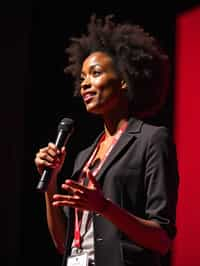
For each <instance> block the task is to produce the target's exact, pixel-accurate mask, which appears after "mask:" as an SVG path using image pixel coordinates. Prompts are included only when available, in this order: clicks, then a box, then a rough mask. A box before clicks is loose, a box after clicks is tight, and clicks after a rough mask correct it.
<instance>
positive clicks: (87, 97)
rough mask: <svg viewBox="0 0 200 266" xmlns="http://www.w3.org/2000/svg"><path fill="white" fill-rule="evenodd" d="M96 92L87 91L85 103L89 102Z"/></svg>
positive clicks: (84, 98) (84, 97)
mask: <svg viewBox="0 0 200 266" xmlns="http://www.w3.org/2000/svg"><path fill="white" fill-rule="evenodd" d="M95 94H96V93H95V92H89V93H86V94H85V95H84V96H83V100H84V102H85V103H89V102H90V101H91V100H92V99H93V98H94V96H95Z"/></svg>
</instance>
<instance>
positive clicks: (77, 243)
mask: <svg viewBox="0 0 200 266" xmlns="http://www.w3.org/2000/svg"><path fill="white" fill-rule="evenodd" d="M127 124H128V123H127V122H126V123H124V124H123V125H122V127H121V128H120V129H119V130H118V131H117V133H116V135H115V136H114V138H113V140H112V143H111V145H110V147H109V149H108V150H107V151H106V153H105V155H104V157H103V159H102V160H101V161H100V163H99V164H98V166H97V167H96V168H95V169H94V170H93V172H92V175H93V176H94V177H95V176H96V175H97V173H98V172H99V170H100V169H101V167H102V165H103V164H104V162H105V161H106V159H107V157H108V155H109V154H110V152H111V150H112V149H113V147H114V146H115V144H116V143H117V141H118V140H119V138H120V136H121V135H122V133H123V132H124V131H125V130H126V127H127ZM104 139H105V134H104V135H103V136H102V137H101V138H100V140H99V142H98V144H97V146H96V148H95V150H94V151H93V153H92V155H91V157H90V159H89V160H88V161H87V162H86V164H85V167H84V168H83V171H82V172H81V174H80V177H79V182H80V183H81V184H83V181H84V179H85V178H86V173H87V171H88V169H89V166H90V164H91V163H92V161H93V159H94V157H95V155H96V154H97V151H98V149H99V147H100V144H101V142H102V141H103V140H104ZM90 184H91V182H90V180H89V183H88V187H89V186H90ZM81 222H82V218H81V219H79V217H78V209H77V208H75V229H74V240H75V246H76V247H77V248H79V249H80V248H81V234H80V227H81Z"/></svg>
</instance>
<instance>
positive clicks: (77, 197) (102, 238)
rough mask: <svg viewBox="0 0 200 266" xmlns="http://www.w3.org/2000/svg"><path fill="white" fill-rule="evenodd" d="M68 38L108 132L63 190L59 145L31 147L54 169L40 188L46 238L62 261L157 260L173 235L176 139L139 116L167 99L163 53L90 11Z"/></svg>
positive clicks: (91, 108) (71, 68) (79, 86)
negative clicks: (81, 29)
mask: <svg viewBox="0 0 200 266" xmlns="http://www.w3.org/2000/svg"><path fill="white" fill-rule="evenodd" d="M71 41H72V43H71V44H70V45H69V47H68V48H67V49H66V51H67V53H68V56H69V61H68V65H67V67H66V69H65V72H66V73H67V74H68V73H70V74H72V76H73V77H74V78H75V95H80V96H81V97H82V99H83V101H84V104H85V107H86V110H87V112H89V113H92V114H96V115H98V116H100V117H101V118H102V119H103V122H104V131H103V132H102V133H101V134H100V136H98V137H97V139H96V141H95V142H94V143H93V144H92V145H91V146H90V147H88V148H87V149H85V150H83V151H81V152H80V154H79V155H78V156H77V159H76V160H75V163H74V169H73V173H72V176H71V177H70V179H66V180H65V182H64V183H63V184H62V189H63V193H62V194H58V192H57V178H58V174H59V172H60V170H61V168H62V166H63V163H64V160H65V156H66V151H65V147H63V148H62V149H61V150H58V149H57V148H56V146H55V144H53V143H49V144H48V146H47V147H45V148H42V149H40V150H39V152H38V153H37V154H36V158H35V164H36V166H37V169H38V171H39V173H40V174H41V173H42V171H43V169H44V167H51V168H53V169H54V170H53V174H52V178H51V182H50V184H49V186H48V191H47V192H46V193H45V199H46V208H47V222H48V227H49V231H50V233H51V236H52V239H53V241H54V243H55V246H56V247H57V249H58V250H59V252H60V253H62V254H65V256H64V258H63V265H65V266H66V265H88V264H87V263H89V265H96V266H111V265H112V266H125V265H133V266H138V265H149V266H151V265H152V266H157V265H161V259H162V256H164V255H165V254H167V252H168V251H169V250H170V248H171V245H172V240H173V238H174V236H175V234H176V226H175V217H176V215H175V214H176V203H177V190H178V174H177V164H176V155H175V147H174V144H173V142H172V139H171V137H170V135H169V132H168V130H167V129H166V128H165V127H158V126H153V125H149V124H147V123H145V122H143V121H142V120H140V119H141V117H147V116H148V115H152V114H153V113H155V112H156V111H158V110H159V108H160V107H161V106H162V104H163V103H164V100H165V96H166V91H167V87H168V81H169V75H168V74H169V64H168V58H167V56H166V55H165V54H164V52H163V51H162V50H161V49H160V47H159V45H158V44H157V42H156V40H155V39H154V38H153V37H151V36H150V35H149V34H148V33H146V32H145V31H144V30H143V29H142V28H141V27H139V26H136V25H131V24H128V23H124V24H116V23H114V22H113V19H112V16H106V17H105V20H104V19H97V18H96V17H95V16H92V17H91V21H90V24H89V25H88V32H87V34H86V35H83V36H82V37H80V38H73V39H72V40H71ZM60 207H62V208H60ZM76 263H79V264H76Z"/></svg>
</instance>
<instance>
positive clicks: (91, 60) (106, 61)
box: [82, 52, 113, 71]
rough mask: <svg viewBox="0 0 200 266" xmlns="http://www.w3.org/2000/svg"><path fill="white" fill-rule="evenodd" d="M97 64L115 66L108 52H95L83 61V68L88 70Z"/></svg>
mask: <svg viewBox="0 0 200 266" xmlns="http://www.w3.org/2000/svg"><path fill="white" fill-rule="evenodd" d="M95 65H100V66H105V67H111V66H112V67H113V60H112V58H111V57H110V56H109V55H108V54H107V53H104V52H94V53H92V54H90V55H89V56H88V57H87V58H86V59H85V60H84V61H83V65H82V70H83V71H84V69H85V70H86V69H87V68H90V67H92V66H95Z"/></svg>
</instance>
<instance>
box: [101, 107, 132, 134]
mask: <svg viewBox="0 0 200 266" xmlns="http://www.w3.org/2000/svg"><path fill="white" fill-rule="evenodd" d="M128 118H129V112H128V110H126V111H123V112H122V111H121V110H120V111H119V112H116V111H115V112H114V113H113V114H112V113H109V115H107V116H105V117H104V130H105V135H106V138H109V137H112V136H114V135H115V134H116V133H117V131H118V129H119V128H120V127H121V126H122V125H123V124H124V123H125V122H126V121H127V120H128Z"/></svg>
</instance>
